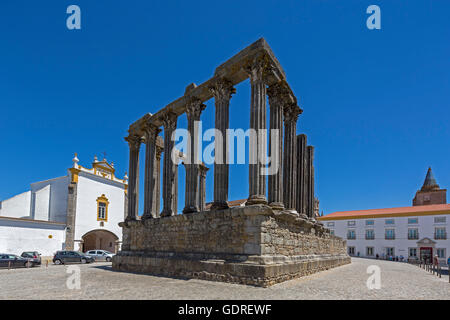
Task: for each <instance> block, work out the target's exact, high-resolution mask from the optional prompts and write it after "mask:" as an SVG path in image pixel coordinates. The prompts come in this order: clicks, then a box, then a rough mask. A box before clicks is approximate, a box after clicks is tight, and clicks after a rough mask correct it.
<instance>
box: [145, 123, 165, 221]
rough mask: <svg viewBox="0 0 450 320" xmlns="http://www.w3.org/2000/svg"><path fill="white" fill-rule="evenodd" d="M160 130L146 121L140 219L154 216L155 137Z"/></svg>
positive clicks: (155, 178)
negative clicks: (142, 211)
mask: <svg viewBox="0 0 450 320" xmlns="http://www.w3.org/2000/svg"><path fill="white" fill-rule="evenodd" d="M160 131H161V130H160V129H159V128H158V127H157V126H155V125H154V124H151V123H148V124H147V125H146V126H145V128H144V132H145V141H146V150H145V182H144V183H145V189H144V193H145V195H144V214H143V216H142V219H149V218H156V215H157V212H156V198H155V196H156V192H155V190H156V183H157V176H156V170H155V167H156V161H157V160H156V139H157V137H158V134H159V132H160Z"/></svg>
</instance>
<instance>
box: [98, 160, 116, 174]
mask: <svg viewBox="0 0 450 320" xmlns="http://www.w3.org/2000/svg"><path fill="white" fill-rule="evenodd" d="M92 167H93V168H94V169H95V170H97V168H99V169H101V170H103V171H107V172H109V173H111V174H114V173H115V172H116V169H113V168H111V167H110V166H109V164H106V163H105V162H103V163H102V162H98V163H94V164H93V165H92Z"/></svg>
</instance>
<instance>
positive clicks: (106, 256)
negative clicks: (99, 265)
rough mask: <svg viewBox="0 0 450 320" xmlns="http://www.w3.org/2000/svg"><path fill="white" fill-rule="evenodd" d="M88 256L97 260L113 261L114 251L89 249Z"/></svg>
mask: <svg viewBox="0 0 450 320" xmlns="http://www.w3.org/2000/svg"><path fill="white" fill-rule="evenodd" d="M86 255H87V256H90V257H92V258H94V259H95V261H107V262H111V261H112V258H113V256H114V253H111V252H109V251H106V250H89V251H87V252H86Z"/></svg>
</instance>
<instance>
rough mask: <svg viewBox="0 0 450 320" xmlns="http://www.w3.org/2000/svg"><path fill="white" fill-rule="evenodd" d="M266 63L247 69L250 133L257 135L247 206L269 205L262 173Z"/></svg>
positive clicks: (251, 162) (264, 153) (253, 148)
mask: <svg viewBox="0 0 450 320" xmlns="http://www.w3.org/2000/svg"><path fill="white" fill-rule="evenodd" d="M264 69H265V62H264V60H263V59H256V60H255V61H254V62H253V64H252V65H251V66H250V67H249V68H248V69H247V71H248V73H249V75H250V83H251V105H250V131H253V132H254V133H255V134H256V137H254V138H253V140H254V141H251V140H252V136H250V144H251V146H250V155H249V156H250V163H249V197H248V200H247V205H252V204H258V203H263V204H265V203H267V198H266V181H265V180H266V179H265V178H266V176H265V175H264V173H263V172H262V170H261V169H262V168H263V164H262V163H261V161H262V160H263V159H264V157H265V156H266V141H267V140H266V139H267V138H266V136H265V134H267V133H266V132H265V131H266V128H267V126H266V117H267V116H266V114H267V111H266V84H265V83H264Z"/></svg>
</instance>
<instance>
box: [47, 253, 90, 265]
mask: <svg viewBox="0 0 450 320" xmlns="http://www.w3.org/2000/svg"><path fill="white" fill-rule="evenodd" d="M94 261H95V260H94V258H92V257H89V256H87V255H85V254H84V253H83V252H79V251H57V252H56V253H55V256H54V257H53V263H54V264H66V263H91V262H94Z"/></svg>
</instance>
